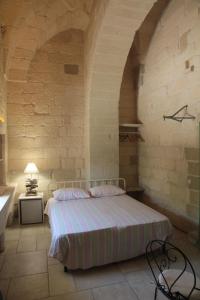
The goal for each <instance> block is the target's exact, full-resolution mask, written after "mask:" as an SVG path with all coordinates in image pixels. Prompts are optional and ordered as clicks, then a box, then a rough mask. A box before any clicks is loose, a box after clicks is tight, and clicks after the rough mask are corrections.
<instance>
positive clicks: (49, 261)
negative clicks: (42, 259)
mask: <svg viewBox="0 0 200 300" xmlns="http://www.w3.org/2000/svg"><path fill="white" fill-rule="evenodd" d="M57 264H61V263H60V262H59V260H57V259H56V258H53V257H48V266H51V265H57Z"/></svg>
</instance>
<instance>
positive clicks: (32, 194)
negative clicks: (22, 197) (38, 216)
mask: <svg viewBox="0 0 200 300" xmlns="http://www.w3.org/2000/svg"><path fill="white" fill-rule="evenodd" d="M37 193H38V192H37V191H26V196H36V195H37Z"/></svg>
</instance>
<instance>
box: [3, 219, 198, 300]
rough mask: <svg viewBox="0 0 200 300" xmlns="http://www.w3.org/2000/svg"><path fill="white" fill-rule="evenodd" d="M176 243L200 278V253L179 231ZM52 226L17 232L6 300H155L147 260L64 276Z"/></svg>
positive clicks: (10, 237)
mask: <svg viewBox="0 0 200 300" xmlns="http://www.w3.org/2000/svg"><path fill="white" fill-rule="evenodd" d="M172 241H173V243H174V244H176V245H177V246H179V247H180V248H181V249H182V250H183V251H185V253H186V254H188V256H189V257H190V259H191V260H192V262H193V264H194V267H195V269H196V271H197V273H199V276H200V251H199V250H198V249H197V248H196V247H194V246H193V245H191V244H190V243H189V242H188V240H187V236H186V235H185V234H183V233H182V232H180V231H178V230H175V234H174V237H173V239H172ZM49 243H50V230H49V227H48V224H47V223H45V224H43V225H31V226H19V225H16V226H12V227H10V228H8V229H7V230H6V250H5V252H4V253H3V254H1V255H0V289H1V290H2V292H3V294H4V297H5V299H6V300H36V299H43V300H153V294H154V284H153V281H152V277H151V274H150V272H149V270H148V267H147V264H146V261H145V258H144V257H139V258H135V259H132V260H130V261H126V262H122V263H117V264H112V265H109V266H105V267H99V268H94V269H91V270H88V271H75V272H68V273H64V272H63V266H62V265H61V264H60V263H59V262H58V261H57V260H55V259H52V258H48V256H47V252H48V250H47V249H48V247H49ZM164 299H166V298H165V297H164V296H162V295H160V294H159V296H158V300H164Z"/></svg>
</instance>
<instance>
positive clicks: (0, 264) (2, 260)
mask: <svg viewBox="0 0 200 300" xmlns="http://www.w3.org/2000/svg"><path fill="white" fill-rule="evenodd" d="M4 259H5V255H4V254H3V253H1V254H0V271H1V268H2V266H3V263H4Z"/></svg>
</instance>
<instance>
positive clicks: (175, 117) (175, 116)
mask: <svg viewBox="0 0 200 300" xmlns="http://www.w3.org/2000/svg"><path fill="white" fill-rule="evenodd" d="M180 112H183V115H182V116H181V115H178V114H179V113H180ZM163 119H164V120H165V119H171V120H174V121H177V122H182V121H183V120H194V119H195V117H194V116H193V115H191V114H189V113H188V105H184V106H183V107H181V108H180V109H179V110H177V111H176V112H175V113H174V114H173V115H169V116H165V115H164V116H163Z"/></svg>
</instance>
